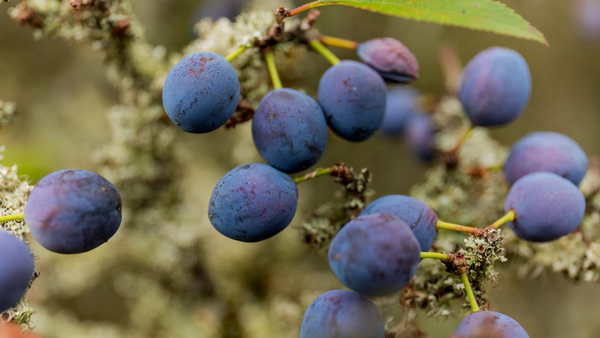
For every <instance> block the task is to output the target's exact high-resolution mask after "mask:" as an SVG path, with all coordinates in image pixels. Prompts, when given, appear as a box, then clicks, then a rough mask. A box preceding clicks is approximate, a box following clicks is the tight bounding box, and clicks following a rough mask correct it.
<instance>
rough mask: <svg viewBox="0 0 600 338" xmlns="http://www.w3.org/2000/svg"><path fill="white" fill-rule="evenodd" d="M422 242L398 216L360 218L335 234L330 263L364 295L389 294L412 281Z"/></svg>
mask: <svg viewBox="0 0 600 338" xmlns="http://www.w3.org/2000/svg"><path fill="white" fill-rule="evenodd" d="M420 259H421V246H420V245H419V242H418V241H417V239H416V238H415V235H414V234H413V233H412V231H411V230H410V228H409V227H408V225H406V223H404V222H403V221H401V220H400V219H399V218H397V217H396V216H392V215H386V214H372V215H365V216H360V217H358V218H356V219H355V220H353V221H350V222H349V223H348V224H346V225H345V226H344V227H343V228H342V230H340V232H339V233H338V234H337V235H336V236H335V238H334V239H333V241H332V242H331V247H330V248H329V266H330V267H331V270H332V271H333V273H334V274H335V276H336V277H337V278H338V279H339V280H340V282H342V284H344V285H345V286H346V287H348V288H349V289H351V290H353V291H355V292H358V293H360V294H361V295H364V296H368V297H371V296H387V295H391V294H392V293H395V292H397V291H400V289H402V288H403V287H405V286H406V285H408V283H409V282H410V280H411V279H412V278H413V276H414V275H415V273H416V271H417V266H418V265H419V261H420Z"/></svg>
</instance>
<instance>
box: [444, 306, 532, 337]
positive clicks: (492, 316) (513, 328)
mask: <svg viewBox="0 0 600 338" xmlns="http://www.w3.org/2000/svg"><path fill="white" fill-rule="evenodd" d="M452 338H529V335H528V334H527V332H525V330H524V329H523V327H521V325H519V323H517V321H515V320H514V319H512V318H510V317H509V316H506V315H503V314H501V313H498V312H493V311H478V312H474V313H471V314H470V315H468V316H467V317H465V319H463V321H462V322H461V323H460V325H459V326H458V328H457V329H456V331H454V334H453V335H452Z"/></svg>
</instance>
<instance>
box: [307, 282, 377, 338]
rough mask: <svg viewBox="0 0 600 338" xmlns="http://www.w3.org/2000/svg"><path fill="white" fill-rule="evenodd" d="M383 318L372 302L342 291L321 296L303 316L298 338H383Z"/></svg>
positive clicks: (329, 292)
mask: <svg viewBox="0 0 600 338" xmlns="http://www.w3.org/2000/svg"><path fill="white" fill-rule="evenodd" d="M384 331H385V328H384V325H383V316H382V315H381V312H380V311H379V309H378V308H377V306H376V305H375V304H373V302H372V301H370V300H369V299H368V298H365V297H363V296H361V295H359V294H357V293H354V292H351V291H345V290H333V291H328V292H325V293H324V294H322V295H320V296H319V297H317V299H315V300H314V301H313V302H312V303H311V304H310V306H309V307H308V309H306V312H305V313H304V318H303V320H302V327H301V328H300V338H383V334H384Z"/></svg>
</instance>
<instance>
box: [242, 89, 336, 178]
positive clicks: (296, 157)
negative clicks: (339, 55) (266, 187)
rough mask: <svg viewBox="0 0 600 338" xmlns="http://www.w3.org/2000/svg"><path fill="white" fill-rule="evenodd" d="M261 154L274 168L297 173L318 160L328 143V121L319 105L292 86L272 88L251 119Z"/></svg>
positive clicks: (254, 136) (253, 133) (253, 132)
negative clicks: (289, 87)
mask: <svg viewBox="0 0 600 338" xmlns="http://www.w3.org/2000/svg"><path fill="white" fill-rule="evenodd" d="M252 136H253V138H254V144H255V145H256V148H257V149H258V152H259V153H260V155H261V156H262V157H263V158H264V159H265V161H267V163H269V164H270V165H272V166H274V167H275V168H277V169H279V170H281V171H284V172H288V173H296V172H299V171H302V170H305V169H308V168H310V167H312V166H313V165H314V164H315V163H317V162H318V161H319V159H320V158H321V156H323V153H324V152H325V147H326V146H327V121H326V120H325V116H324V115H323V111H322V110H321V107H320V106H319V104H318V103H317V102H316V101H315V100H313V99H312V98H311V97H309V96H308V95H306V94H302V93H300V92H299V91H296V90H293V89H287V88H284V89H277V90H273V91H271V92H270V93H268V94H267V95H265V97H263V99H262V100H261V101H260V105H259V106H258V109H257V110H256V113H255V114H254V117H253V118H252Z"/></svg>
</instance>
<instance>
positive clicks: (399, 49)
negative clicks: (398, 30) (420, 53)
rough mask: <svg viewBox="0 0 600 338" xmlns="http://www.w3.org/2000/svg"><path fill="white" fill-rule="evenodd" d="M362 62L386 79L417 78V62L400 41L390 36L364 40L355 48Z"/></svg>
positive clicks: (395, 80) (401, 81) (406, 80)
mask: <svg viewBox="0 0 600 338" xmlns="http://www.w3.org/2000/svg"><path fill="white" fill-rule="evenodd" d="M356 52H357V53H358V56H359V57H360V59H361V60H362V62H364V63H366V64H368V65H369V66H371V67H372V68H373V69H375V70H376V71H377V72H378V73H379V74H380V75H381V76H382V77H383V78H384V79H385V80H386V81H389V82H398V83H408V82H412V81H414V80H416V79H418V78H419V62H418V61H417V58H416V57H415V56H414V55H413V53H411V52H410V50H409V49H408V48H406V46H405V45H403V44H402V42H400V41H398V40H396V39H392V38H379V39H373V40H369V41H365V42H363V43H361V44H359V45H358V47H357V48H356Z"/></svg>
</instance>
